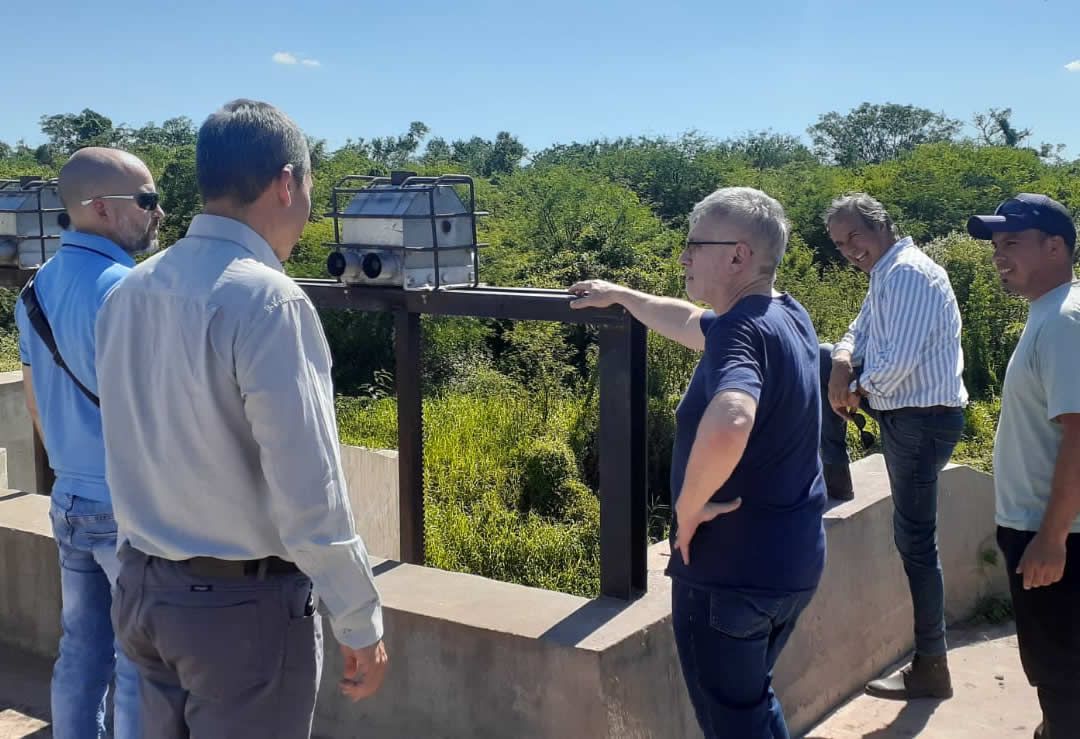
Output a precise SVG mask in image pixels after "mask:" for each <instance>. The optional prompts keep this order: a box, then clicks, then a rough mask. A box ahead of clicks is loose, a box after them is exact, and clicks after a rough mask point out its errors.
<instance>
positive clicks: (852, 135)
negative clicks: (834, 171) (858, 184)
mask: <svg viewBox="0 0 1080 739" xmlns="http://www.w3.org/2000/svg"><path fill="white" fill-rule="evenodd" d="M960 126H961V124H960V121H957V120H953V119H952V118H947V117H945V115H944V114H943V113H934V112H933V111H931V110H927V109H925V108H917V107H915V106H914V105H897V104H895V103H885V104H884V105H874V104H871V103H863V104H862V105H860V106H859V107H857V108H855V109H854V110H852V111H850V112H848V113H845V114H841V113H837V112H835V111H833V112H831V113H825V114H824V115H822V116H820V117H819V118H818V121H817V123H815V124H814V125H812V126H810V128H808V129H807V133H809V134H810V139H811V140H812V141H813V142H814V150H815V152H816V153H817V154H818V156H819V157H821V158H822V159H823V160H824V161H827V162H831V163H833V164H838V165H840V166H842V167H858V166H860V165H863V164H877V163H880V162H884V161H886V160H888V159H894V158H896V157H898V156H900V155H901V154H903V153H904V152H907V151H911V150H912V149H914V148H915V147H916V146H918V145H919V144H927V143H932V142H935V141H948V140H950V139H952V138H953V137H954V136H956V134H957V133H959V131H960Z"/></svg>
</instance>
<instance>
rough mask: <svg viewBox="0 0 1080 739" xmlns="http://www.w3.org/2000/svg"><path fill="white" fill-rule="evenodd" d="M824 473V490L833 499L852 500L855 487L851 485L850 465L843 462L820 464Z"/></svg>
mask: <svg viewBox="0 0 1080 739" xmlns="http://www.w3.org/2000/svg"><path fill="white" fill-rule="evenodd" d="M822 469H823V471H824V474H825V490H826V492H827V493H828V494H829V497H830V498H832V499H833V500H852V499H853V498H854V497H855V488H853V487H852V485H851V467H849V466H848V465H847V463H846V462H845V463H844V464H825V465H822Z"/></svg>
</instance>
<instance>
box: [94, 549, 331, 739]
mask: <svg viewBox="0 0 1080 739" xmlns="http://www.w3.org/2000/svg"><path fill="white" fill-rule="evenodd" d="M310 597H311V581H310V580H309V579H308V578H307V576H305V575H302V574H279V575H274V574H268V575H265V576H264V578H263V579H259V578H258V577H257V576H255V575H251V576H242V577H236V578H228V577H206V576H196V575H194V574H192V573H191V572H190V571H189V568H188V566H187V565H186V564H184V563H182V562H170V561H168V560H164V559H158V558H156V557H148V556H146V555H145V554H142V553H140V552H138V551H136V550H134V549H131V548H130V547H124V548H122V549H121V551H120V577H119V579H118V581H117V585H116V595H115V596H114V598H113V612H112V615H113V623H114V624H115V626H116V634H117V638H118V639H119V641H120V644H121V645H122V646H123V649H124V652H125V653H126V654H127V655H128V657H129V658H130V659H131V661H132V662H134V663H135V666H136V668H137V669H138V671H139V678H140V681H139V689H140V697H141V699H142V704H141V707H142V711H143V713H142V716H143V736H144V737H147V738H150V737H152V738H153V739H174V738H175V739H180V738H181V737H184V738H186V737H198V738H199V739H217V738H218V737H221V738H222V739H224V738H225V737H249V736H250V737H260V738H261V737H267V738H269V737H280V738H281V739H300V738H305V737H309V736H310V735H311V721H312V717H313V716H314V710H315V694H316V692H317V690H318V685H319V677H320V674H321V672H322V626H321V623H320V617H319V616H318V614H317V613H316V612H314V609H313V608H311V607H310V606H311V601H309V598H310Z"/></svg>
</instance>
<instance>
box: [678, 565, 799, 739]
mask: <svg viewBox="0 0 1080 739" xmlns="http://www.w3.org/2000/svg"><path fill="white" fill-rule="evenodd" d="M813 595H814V591H807V592H802V593H767V592H758V591H748V590H720V591H707V590H702V589H700V588H696V587H693V586H692V585H686V584H684V583H681V582H679V581H675V582H673V583H672V591H671V601H672V602H671V615H672V626H673V628H674V630H675V645H676V647H677V648H678V650H679V662H680V663H681V664H682V670H683V678H684V679H685V680H686V688H687V690H688V691H689V693H690V702H691V703H692V704H693V705H694V712H695V713H696V714H697V720H698V723H699V724H700V725H701V730H702V731H703V732H705V737H706V739H722V738H725V737H728V738H730V739H789V734H788V730H787V724H786V723H785V722H784V712H783V710H782V709H781V708H780V702H779V701H778V700H777V699H776V695H775V694H774V693H773V689H772V671H773V667H774V666H775V665H776V660H777V658H778V657H779V656H780V650H782V649H783V648H784V645H785V644H786V643H787V640H788V637H790V636H791V632H792V630H793V629H794V628H795V622H796V620H797V619H798V617H799V614H800V613H802V611H803V609H804V608H806V606H807V604H808V603H809V602H810V599H811V598H812V597H813Z"/></svg>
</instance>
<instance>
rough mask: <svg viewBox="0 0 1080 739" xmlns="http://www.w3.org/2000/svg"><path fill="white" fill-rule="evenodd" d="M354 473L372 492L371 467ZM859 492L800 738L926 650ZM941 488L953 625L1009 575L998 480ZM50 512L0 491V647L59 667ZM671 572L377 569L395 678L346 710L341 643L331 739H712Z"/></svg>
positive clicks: (834, 556) (881, 481) (652, 559)
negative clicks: (1001, 543) (996, 529)
mask: <svg viewBox="0 0 1080 739" xmlns="http://www.w3.org/2000/svg"><path fill="white" fill-rule="evenodd" d="M347 454H350V455H351V454H353V453H352V452H347ZM357 464H360V465H362V464H363V462H357ZM372 464H381V463H379V462H373V463H372ZM352 474H359V475H361V477H360V478H359V479H360V480H364V479H365V478H364V477H363V474H364V473H363V468H362V467H361V468H359V469H358V470H356V471H354V472H353V473H352ZM854 476H855V484H856V491H857V493H856V495H857V497H856V500H855V501H852V502H850V503H845V504H842V505H840V506H837V507H835V508H834V509H832V510H831V511H830V512H829V513H828V517H827V530H828V537H829V563H828V565H827V568H826V572H825V575H824V578H823V580H822V583H821V587H820V589H819V591H818V593H817V595H816V597H815V599H814V601H813V603H812V604H811V606H810V607H809V608H808V609H807V611H806V613H805V614H804V616H803V619H802V620H801V622H800V624H799V627H798V628H797V629H796V631H795V634H794V635H793V637H792V640H791V642H790V643H789V645H788V647H787V649H786V651H785V653H784V655H783V657H782V659H781V663H780V665H779V668H778V671H777V675H776V685H777V689H778V692H779V693H780V695H781V699H782V700H783V702H784V705H785V709H786V712H787V716H788V719H789V724H790V726H791V728H792V730H793V731H794V732H796V733H797V732H801V731H804V730H806V729H807V728H808V727H810V726H811V725H813V723H814V722H815V721H816V720H817V719H818V718H820V717H821V716H822V715H824V714H825V713H826V712H827V711H828V710H829V709H831V708H833V707H834V706H836V705H837V704H838V703H840V702H841V701H842V700H843V699H844V698H846V697H847V696H848V695H849V694H851V693H853V692H855V691H858V690H859V689H861V687H862V685H863V683H864V682H865V681H866V680H868V679H871V678H873V677H875V676H876V675H877V674H878V673H880V672H881V671H882V670H883V669H885V668H886V667H887V666H888V665H890V664H891V663H893V662H894V661H895V660H896V659H897V658H898V657H900V656H901V655H903V654H904V653H905V652H906V651H908V650H909V649H910V648H911V644H912V634H911V614H910V600H909V597H908V595H907V586H906V581H905V579H904V576H903V569H902V567H901V565H900V561H899V558H898V556H897V555H896V553H895V550H894V549H893V545H892V528H891V517H892V502H891V499H890V498H889V497H888V488H887V482H886V480H885V477H884V466H883V463H882V460H881V458H880V457H871V458H869V459H866V460H862V461H860V462H858V463H857V464H856V465H855V466H854ZM369 487H370V483H369ZM942 488H943V489H942V498H941V503H940V526H941V539H942V558H943V562H944V568H945V575H946V588H947V601H948V609H949V616H950V620H956V619H961V618H964V617H966V616H967V615H969V614H970V612H971V609H972V607H973V606H974V604H975V602H976V601H977V599H978V598H979V597H980V596H982V595H984V594H987V593H991V592H993V593H1004V592H1005V583H1004V578H1003V573H1002V572H1001V567H1000V565H997V566H991V565H987V564H985V563H984V562H983V560H982V558H981V556H980V555H981V552H983V551H985V550H988V549H992V547H993V544H992V533H993V520H992V511H993V503H992V498H993V492H992V485H991V480H990V478H989V477H987V476H986V475H982V474H980V473H978V472H974V471H972V470H970V469H967V468H963V467H953V468H950V469H948V470H947V471H946V472H945V473H944V474H943V480H942ZM371 489H375V488H371ZM355 495H356V493H354V496H355ZM364 505H367V504H366V503H365V502H364V501H363V500H362V499H361V500H358V501H357V505H356V507H357V509H358V510H361V509H362V507H363V506H364ZM47 510H48V501H47V499H46V498H44V497H42V496H32V495H25V494H20V493H3V492H0V640H3V641H7V642H11V643H14V644H16V645H19V646H23V647H27V648H30V649H33V650H34V651H37V652H39V653H46V654H47V653H50V652H51V651H52V650H54V649H55V644H56V638H57V635H58V629H59V624H58V613H59V586H58V578H57V574H56V555H55V545H53V543H52V541H51V539H50V538H49V531H48V516H47ZM378 538H379V536H378V534H377V533H373V534H372V535H371V539H372V541H373V542H374V541H378ZM379 546H381V545H379ZM372 549H374V546H372ZM667 556H668V552H667V546H666V544H658V545H656V546H654V547H652V548H651V549H650V553H649V570H650V572H649V592H648V593H647V594H646V595H645V596H643V597H642V598H640V599H638V600H637V601H634V602H633V603H629V604H626V603H621V602H617V601H612V600H607V599H598V600H588V599H585V598H579V597H576V596H571V595H566V594H564V593H553V592H549V591H544V590H537V589H534V588H526V587H522V586H519V585H512V584H509V583H501V582H495V581H492V580H486V579H484V578H480V577H475V576H472V575H464V574H459V573H450V572H442V571H439V570H434V569H429V568H424V567H417V566H412V565H404V564H399V563H397V562H394V561H392V560H385V561H384V560H378V561H377V562H376V563H375V569H376V573H377V580H378V584H379V588H380V590H381V592H382V595H383V600H384V603H385V607H386V642H387V648H388V650H389V653H390V658H391V668H390V672H389V674H388V677H387V680H386V683H385V685H384V688H383V690H382V692H380V694H379V695H378V696H377V697H376V698H374V699H372V700H370V701H366V702H362V703H360V704H352V703H349V702H347V701H345V700H344V699H342V698H341V697H340V696H339V695H338V694H337V691H336V684H337V680H338V679H339V676H340V673H341V661H340V660H341V658H340V653H339V651H338V649H337V647H336V645H335V643H334V640H333V638H332V637H331V636H329V628H328V629H327V634H328V636H327V639H326V655H325V657H326V659H325V670H324V678H323V685H322V690H321V693H320V696H319V703H318V707H317V715H316V727H315V731H316V735H317V736H320V737H360V736H380V737H416V736H424V737H470V738H471V737H508V736H513V737H560V738H562V737H575V738H576V737H598V738H609V739H638V738H641V739H644V738H646V737H655V738H656V739H668V738H669V737H699V736H700V733H699V732H698V730H697V728H696V725H695V723H694V720H693V715H692V712H691V709H690V705H689V701H688V700H687V697H686V690H685V688H684V686H683V684H682V677H681V673H680V671H679V667H678V662H677V659H676V656H675V649H674V644H673V640H672V636H671V627H670V618H671V609H670V584H669V581H668V580H667V579H666V578H665V577H663V575H662V571H663V568H664V565H665V563H666V559H667ZM960 689H962V687H961V688H960Z"/></svg>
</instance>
